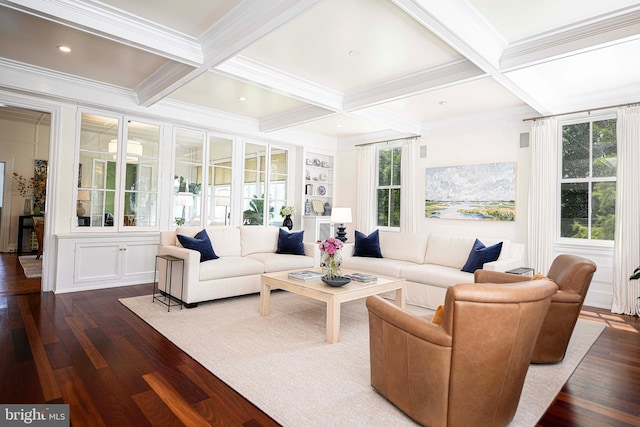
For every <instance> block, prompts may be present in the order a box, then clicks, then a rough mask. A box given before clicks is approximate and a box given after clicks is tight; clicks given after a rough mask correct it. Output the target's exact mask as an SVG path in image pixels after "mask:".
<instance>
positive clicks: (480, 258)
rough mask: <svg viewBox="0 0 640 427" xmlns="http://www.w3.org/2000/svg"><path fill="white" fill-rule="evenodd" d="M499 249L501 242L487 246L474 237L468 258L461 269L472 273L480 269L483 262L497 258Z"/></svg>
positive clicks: (500, 248)
mask: <svg viewBox="0 0 640 427" xmlns="http://www.w3.org/2000/svg"><path fill="white" fill-rule="evenodd" d="M501 250H502V242H499V243H496V244H495V245H493V246H489V247H487V246H485V245H484V243H482V242H481V241H480V240H478V239H476V241H475V243H474V244H473V247H472V248H471V252H469V258H468V259H467V262H466V263H465V264H464V266H463V267H462V271H466V272H467V273H473V272H474V271H476V270H480V269H481V268H482V266H483V265H484V263H485V262H491V261H495V260H497V259H498V257H499V256H500V251H501Z"/></svg>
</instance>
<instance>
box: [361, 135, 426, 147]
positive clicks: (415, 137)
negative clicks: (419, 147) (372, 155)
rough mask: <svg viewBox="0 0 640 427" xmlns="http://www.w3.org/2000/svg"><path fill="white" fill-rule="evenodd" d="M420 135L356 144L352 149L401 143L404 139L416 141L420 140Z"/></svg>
mask: <svg viewBox="0 0 640 427" xmlns="http://www.w3.org/2000/svg"><path fill="white" fill-rule="evenodd" d="M421 137H422V135H416V136H407V137H404V138H396V139H385V140H384V141H376V142H363V143H362V144H356V145H354V147H364V146H367V145H374V144H383V143H389V142H393V141H402V140H405V139H418V138H421Z"/></svg>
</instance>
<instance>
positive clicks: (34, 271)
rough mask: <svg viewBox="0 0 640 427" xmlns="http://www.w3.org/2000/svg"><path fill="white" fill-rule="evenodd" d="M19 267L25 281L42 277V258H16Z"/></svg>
mask: <svg viewBox="0 0 640 427" xmlns="http://www.w3.org/2000/svg"><path fill="white" fill-rule="evenodd" d="M18 261H20V265H21V266H22V269H23V270H24V275H25V276H27V279H33V278H36V277H42V257H40V259H36V255H21V256H19V257H18Z"/></svg>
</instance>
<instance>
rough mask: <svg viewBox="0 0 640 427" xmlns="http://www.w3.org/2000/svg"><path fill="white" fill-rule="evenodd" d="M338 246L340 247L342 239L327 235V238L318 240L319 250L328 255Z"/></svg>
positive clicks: (336, 249) (332, 253)
mask: <svg viewBox="0 0 640 427" xmlns="http://www.w3.org/2000/svg"><path fill="white" fill-rule="evenodd" d="M340 248H342V241H340V240H338V239H336V238H335V237H329V238H328V239H327V240H323V241H322V242H320V250H321V251H322V252H326V253H328V254H329V255H334V254H335V253H336V252H338V250H339V249H340Z"/></svg>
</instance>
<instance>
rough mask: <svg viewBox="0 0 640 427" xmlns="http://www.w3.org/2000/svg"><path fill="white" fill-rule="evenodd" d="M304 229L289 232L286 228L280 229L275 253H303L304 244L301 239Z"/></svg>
mask: <svg viewBox="0 0 640 427" xmlns="http://www.w3.org/2000/svg"><path fill="white" fill-rule="evenodd" d="M303 237H304V230H302V231H296V232H293V233H289V232H288V231H287V230H283V229H282V228H281V229H280V233H279V234H278V249H277V250H276V253H279V254H289V255H304V244H303V243H302V239H303Z"/></svg>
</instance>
